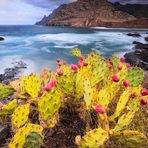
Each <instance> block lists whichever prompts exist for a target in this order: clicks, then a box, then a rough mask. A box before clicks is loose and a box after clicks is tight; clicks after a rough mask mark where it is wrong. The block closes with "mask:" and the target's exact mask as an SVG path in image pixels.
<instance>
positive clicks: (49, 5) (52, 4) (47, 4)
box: [23, 0, 76, 10]
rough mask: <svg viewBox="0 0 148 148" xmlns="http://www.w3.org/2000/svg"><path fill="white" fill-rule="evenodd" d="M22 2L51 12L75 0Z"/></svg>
mask: <svg viewBox="0 0 148 148" xmlns="http://www.w3.org/2000/svg"><path fill="white" fill-rule="evenodd" d="M23 1H24V2H26V3H29V4H31V5H33V6H36V7H41V8H46V9H48V10H53V9H55V8H56V7H58V6H59V5H61V4H67V3H71V2H74V1H76V0H23Z"/></svg>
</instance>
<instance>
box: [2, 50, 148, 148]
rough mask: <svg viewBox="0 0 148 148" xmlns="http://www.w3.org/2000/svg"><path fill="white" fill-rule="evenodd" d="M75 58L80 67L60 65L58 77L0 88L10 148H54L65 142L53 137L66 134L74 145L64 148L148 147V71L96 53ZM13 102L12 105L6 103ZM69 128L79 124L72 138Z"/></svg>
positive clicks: (24, 80)
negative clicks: (146, 83) (146, 78)
mask: <svg viewBox="0 0 148 148" xmlns="http://www.w3.org/2000/svg"><path fill="white" fill-rule="evenodd" d="M73 55H74V56H76V57H77V58H78V59H79V61H78V63H77V64H70V65H68V64H67V63H66V62H65V61H62V60H61V59H57V64H58V69H57V70H56V71H51V70H49V69H44V70H43V71H42V72H41V74H40V75H36V74H34V73H32V74H30V75H28V76H21V77H20V78H19V79H18V80H15V81H11V82H10V83H9V85H8V86H6V85H4V84H0V102H1V103H0V124H1V125H5V124H9V126H10V127H11V134H10V135H9V136H8V137H9V139H11V141H10V142H9V140H6V143H5V144H6V145H8V147H9V148H23V147H25V148H27V147H28V148H34V147H35V148H39V147H53V145H56V144H57V143H58V144H59V140H60V137H58V138H56V140H55V141H54V142H53V141H52V142H51V140H50V139H51V137H54V136H57V135H59V133H58V131H59V132H61V133H62V132H63V133H66V130H67V133H66V134H69V137H68V136H67V141H69V143H70V144H71V145H68V144H65V145H64V142H65V143H66V140H63V138H64V137H61V139H62V140H63V141H62V145H64V146H67V145H68V146H69V147H81V148H98V147H106V148H107V147H110V148H111V147H115V145H118V147H129V148H133V147H139V148H143V147H146V146H147V145H148V143H147V142H148V139H147V136H148V135H147V132H146V129H147V124H146V121H147V117H146V115H147V112H146V110H147V103H148V90H147V89H146V88H143V87H142V83H143V81H144V71H143V70H142V69H141V68H139V67H136V66H134V67H133V66H131V65H130V64H128V63H125V58H120V59H119V58H118V57H116V56H114V55H113V56H112V57H111V58H110V59H106V58H104V57H102V56H101V55H100V54H99V53H97V52H91V53H90V54H88V55H87V56H84V55H83V54H82V53H81V51H80V50H79V49H78V48H75V49H74V50H73ZM9 96H11V101H7V102H8V103H2V101H3V100H6V99H7V98H8V97H9ZM68 115H69V116H68ZM67 116H68V117H69V119H68V118H66V117H67ZM64 118H65V120H64ZM63 120H64V121H65V123H62V121H63ZM66 123H68V124H69V123H74V125H72V127H74V128H72V127H71V132H70V133H68V132H69V129H68V126H69V125H67V126H65V128H64V130H65V131H62V130H63V128H61V127H63V126H61V124H66ZM79 123H81V124H79ZM75 124H76V125H77V126H75ZM60 128H61V130H60ZM51 132H52V133H54V135H52V134H51ZM49 135H50V136H49ZM49 137H50V138H49ZM58 144H57V145H58Z"/></svg>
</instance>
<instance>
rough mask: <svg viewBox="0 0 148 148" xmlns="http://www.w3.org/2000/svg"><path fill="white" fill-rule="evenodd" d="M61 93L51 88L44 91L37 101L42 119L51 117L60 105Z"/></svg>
mask: <svg viewBox="0 0 148 148" xmlns="http://www.w3.org/2000/svg"><path fill="white" fill-rule="evenodd" d="M60 98H61V94H60V93H59V92H58V91H57V90H55V89H53V90H52V91H50V92H48V93H45V94H44V95H43V96H42V97H41V98H40V100H39V102H38V109H39V113H40V115H41V117H42V118H43V120H45V121H47V120H49V119H51V118H52V117H53V116H54V114H55V113H56V112H57V111H58V110H59V108H60V106H61V100H60Z"/></svg>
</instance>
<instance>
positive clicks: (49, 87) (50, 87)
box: [45, 83, 52, 91]
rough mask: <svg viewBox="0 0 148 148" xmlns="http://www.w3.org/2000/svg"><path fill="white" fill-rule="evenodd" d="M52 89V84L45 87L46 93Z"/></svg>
mask: <svg viewBox="0 0 148 148" xmlns="http://www.w3.org/2000/svg"><path fill="white" fill-rule="evenodd" d="M51 89H52V86H51V84H50V83H48V84H47V85H46V86H45V90H46V91H50V90H51Z"/></svg>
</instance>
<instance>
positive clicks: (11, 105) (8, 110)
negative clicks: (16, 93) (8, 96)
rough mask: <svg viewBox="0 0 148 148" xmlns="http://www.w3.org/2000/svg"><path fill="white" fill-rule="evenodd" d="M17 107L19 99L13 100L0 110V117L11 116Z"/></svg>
mask: <svg viewBox="0 0 148 148" xmlns="http://www.w3.org/2000/svg"><path fill="white" fill-rule="evenodd" d="M17 106H18V101H17V99H14V100H12V101H11V102H9V103H8V104H6V105H4V106H3V108H2V110H0V115H11V114H12V113H13V111H14V110H15V108H16V107H17Z"/></svg>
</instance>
